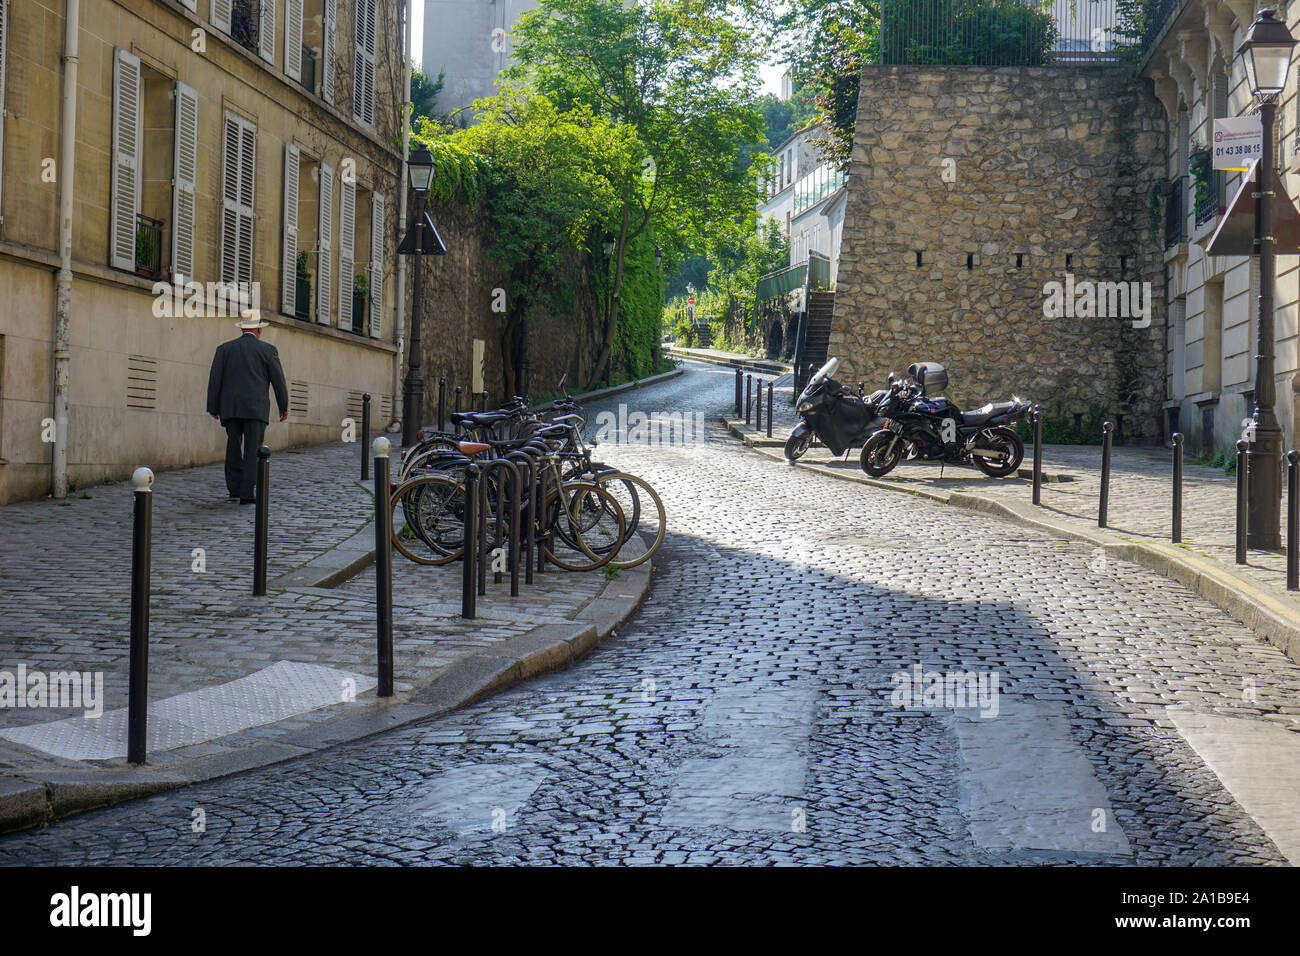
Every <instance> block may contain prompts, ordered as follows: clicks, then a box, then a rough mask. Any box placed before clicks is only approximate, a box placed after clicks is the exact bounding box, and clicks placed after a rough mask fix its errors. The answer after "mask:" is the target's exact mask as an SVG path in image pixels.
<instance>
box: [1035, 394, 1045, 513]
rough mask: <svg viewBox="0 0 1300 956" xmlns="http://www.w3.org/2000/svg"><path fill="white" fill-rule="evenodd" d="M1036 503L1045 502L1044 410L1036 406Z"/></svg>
mask: <svg viewBox="0 0 1300 956" xmlns="http://www.w3.org/2000/svg"><path fill="white" fill-rule="evenodd" d="M1033 422H1034V504H1036V505H1040V504H1042V503H1043V411H1042V409H1041V408H1039V407H1038V406H1037V405H1035V406H1034V418H1033Z"/></svg>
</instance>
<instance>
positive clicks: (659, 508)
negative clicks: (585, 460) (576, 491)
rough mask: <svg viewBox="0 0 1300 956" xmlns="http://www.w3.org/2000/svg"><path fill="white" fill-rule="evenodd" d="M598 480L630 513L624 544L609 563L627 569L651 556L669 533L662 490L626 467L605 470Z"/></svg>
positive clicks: (627, 512) (625, 513) (624, 509)
mask: <svg viewBox="0 0 1300 956" xmlns="http://www.w3.org/2000/svg"><path fill="white" fill-rule="evenodd" d="M595 480H596V482H597V483H598V484H599V485H600V487H601V488H604V489H605V490H606V491H608V492H609V493H610V494H611V495H613V496H614V499H615V500H616V501H617V502H618V503H619V507H621V508H622V509H623V514H624V515H626V516H628V521H627V531H626V533H625V534H624V536H623V547H622V548H620V549H619V551H618V554H616V555H615V557H614V560H612V561H611V562H610V564H612V565H613V566H614V567H616V568H619V569H621V570H626V569H627V568H635V567H636V566H637V565H639V564H642V563H643V562H645V561H648V560H650V558H652V557H653V556H654V553H655V552H656V551H658V550H659V546H660V545H662V544H663V543H664V537H665V536H666V535H667V533H668V513H667V511H666V509H665V508H664V503H663V500H662V499H661V498H660V497H659V493H658V492H657V491H655V490H654V488H653V487H651V485H650V483H649V482H648V481H646V480H645V479H644V478H639V477H637V476H636V475H629V474H628V473H627V472H624V471H606V472H602V473H601V474H599V475H597V476H596V478H595Z"/></svg>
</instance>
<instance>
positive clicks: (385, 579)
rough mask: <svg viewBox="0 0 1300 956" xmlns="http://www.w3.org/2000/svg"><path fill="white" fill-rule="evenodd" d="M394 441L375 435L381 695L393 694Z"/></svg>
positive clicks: (376, 560) (377, 600) (377, 612)
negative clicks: (391, 497)
mask: <svg viewBox="0 0 1300 956" xmlns="http://www.w3.org/2000/svg"><path fill="white" fill-rule="evenodd" d="M391 447H392V443H391V442H390V441H389V440H388V439H387V438H385V437H383V436H382V435H380V436H379V437H378V438H376V439H375V443H374V445H373V451H374V453H375V630H376V637H377V639H378V662H377V663H378V671H379V691H378V694H379V696H380V697H392V696H393V512H392V509H391V508H390V507H389V506H388V452H389V449H390V448H391Z"/></svg>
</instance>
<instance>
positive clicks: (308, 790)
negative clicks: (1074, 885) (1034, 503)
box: [0, 364, 1300, 866]
mask: <svg viewBox="0 0 1300 956" xmlns="http://www.w3.org/2000/svg"><path fill="white" fill-rule="evenodd" d="M732 384H733V376H732V372H731V370H729V369H726V368H720V367H705V366H701V365H696V364H691V365H688V366H687V372H686V374H685V375H683V376H682V377H680V378H677V379H673V380H670V381H668V382H665V383H662V384H659V385H655V386H652V387H648V388H645V389H641V390H634V391H631V392H628V393H625V394H622V395H618V396H615V397H612V398H608V399H605V400H604V401H602V402H600V403H595V404H592V405H590V406H588V409H587V411H588V423H589V427H592V426H594V424H595V422H596V416H597V414H598V413H599V412H600V411H615V410H617V408H618V406H619V405H620V404H625V405H626V406H627V408H628V410H629V411H631V412H636V411H641V412H645V413H647V414H650V415H651V416H652V417H655V416H659V415H666V414H673V413H702V414H704V415H706V416H707V420H708V421H709V422H710V424H709V431H708V435H707V440H705V441H703V442H699V443H693V444H686V445H681V446H673V447H663V446H660V447H647V446H644V445H633V444H619V443H616V442H614V441H607V442H606V443H604V444H602V445H601V446H600V449H599V454H598V457H600V458H602V459H603V460H605V461H607V462H609V463H612V464H617V465H618V466H620V467H622V468H624V469H626V470H628V471H631V472H634V473H637V474H640V475H641V476H643V477H645V478H646V479H648V480H649V481H651V482H652V483H653V484H654V486H655V487H656V488H657V489H658V490H659V492H660V494H661V495H662V497H663V499H664V502H665V505H666V506H667V509H668V516H669V529H670V533H669V536H668V539H667V541H666V543H665V545H664V547H663V549H662V550H661V551H660V552H659V555H658V556H657V557H656V558H655V562H654V563H655V572H654V584H653V590H652V592H651V594H650V596H649V597H648V598H647V600H646V603H645V605H644V606H643V608H642V610H641V611H640V612H639V613H638V614H637V615H636V616H635V617H634V618H633V619H632V621H631V623H630V624H629V625H628V626H625V627H624V628H623V629H621V630H620V631H619V632H618V634H617V636H615V637H612V638H611V639H609V640H608V641H606V642H605V643H604V644H603V645H602V646H601V647H600V648H598V649H597V650H595V651H593V652H592V654H591V656H590V657H588V658H587V659H586V660H585V661H582V662H580V663H578V664H576V665H575V666H574V667H573V668H572V669H570V670H567V671H562V672H559V673H555V674H551V675H548V676H545V677H542V678H539V679H536V680H533V681H531V682H529V683H526V684H523V685H520V686H518V687H515V688H513V689H511V690H508V691H506V692H503V693H500V694H498V695H496V696H493V697H491V698H488V699H487V700H484V701H482V702H480V703H478V704H475V705H473V706H471V707H468V708H465V709H463V710H460V711H457V712H453V713H450V714H446V715H444V716H442V717H439V718H436V719H433V720H429V721H425V722H422V723H418V724H414V725H411V726H408V727H406V728H403V729H400V730H395V731H390V732H388V733H385V734H382V735H379V736H376V737H373V738H370V739H367V740H365V741H361V742H359V743H355V744H349V745H344V746H340V747H336V748H333V749H331V750H328V751H325V752H322V753H319V754H315V755H312V756H308V757H304V758H302V759H299V760H295V761H291V762H287V763H283V764H280V765H277V766H275V767H272V768H269V769H265V770H259V771H254V772H250V773H246V774H243V775H241V776H236V777H232V778H228V779H225V780H220V781H216V782H213V783H209V784H204V785H201V786H197V787H193V788H188V789H184V790H178V791H173V792H171V793H168V794H164V795H161V796H157V797H152V798H148V799H145V800H140V801H136V802H134V803H129V804H125V805H122V806H118V807H114V808H110V809H106V810H101V811H95V812H91V813H86V814H82V815H80V816H77V817H74V818H71V819H67V820H64V821H62V822H58V823H55V824H54V825H52V826H51V827H49V828H48V829H44V830H39V831H29V832H23V833H17V834H13V835H10V836H8V837H3V838H0V863H4V864H46V865H48V864H144V865H224V864H285V863H293V864H380V865H390V864H421V863H480V864H485V863H520V862H522V863H537V864H552V863H570V862H572V863H593V864H611V863H613V864H674V863H686V864H758V865H766V864H778V865H785V864H868V863H880V864H886V863H894V864H998V863H1001V864H1043V863H1067V864H1069V863H1082V864H1095V863H1105V864H1121V865H1130V864H1132V865H1145V866H1152V865H1155V866H1161V865H1193V864H1195V865H1207V864H1234V865H1260V864H1268V865H1279V864H1284V863H1286V862H1287V861H1288V855H1289V854H1291V853H1294V851H1295V846H1296V843H1295V837H1296V835H1297V830H1300V821H1298V820H1297V813H1298V811H1297V810H1296V807H1295V804H1294V803H1291V804H1290V806H1289V808H1288V807H1282V808H1278V807H1277V806H1274V805H1270V804H1268V802H1267V801H1258V800H1256V799H1255V796H1254V794H1253V791H1250V790H1249V789H1246V790H1243V791H1242V792H1244V793H1247V794H1248V798H1245V803H1249V804H1251V806H1250V807H1249V808H1248V807H1247V806H1245V805H1244V804H1243V800H1242V799H1238V796H1234V792H1230V787H1229V786H1227V785H1225V781H1224V779H1222V778H1221V776H1220V774H1219V773H1216V770H1215V769H1211V767H1210V766H1209V763H1210V762H1212V761H1216V762H1217V761H1219V758H1218V756H1217V755H1218V754H1220V753H1221V742H1222V741H1223V740H1224V739H1227V737H1229V736H1232V735H1235V736H1233V737H1232V739H1235V740H1239V741H1245V742H1246V743H1247V744H1250V745H1252V746H1254V745H1257V746H1259V747H1260V748H1261V749H1260V751H1259V752H1260V753H1261V754H1263V753H1266V752H1273V753H1283V752H1290V753H1294V751H1293V750H1292V751H1286V749H1285V748H1287V747H1292V746H1294V745H1295V743H1296V742H1297V740H1300V667H1298V666H1297V665H1296V664H1294V663H1293V662H1291V661H1290V660H1288V659H1287V658H1286V657H1285V656H1284V655H1283V654H1282V652H1281V651H1279V650H1278V649H1277V648H1275V647H1273V646H1272V645H1270V644H1268V643H1267V642H1266V641H1264V640H1262V639H1261V638H1259V637H1257V636H1256V635H1255V634H1254V633H1252V632H1251V631H1250V630H1249V629H1247V628H1246V627H1244V626H1242V625H1240V624H1238V623H1236V622H1235V621H1234V620H1232V619H1231V618H1230V617H1228V616H1227V615H1226V614H1225V613H1223V612H1222V611H1220V610H1219V609H1218V608H1216V607H1215V606H1214V605H1212V604H1210V603H1209V602H1207V601H1206V600H1204V599H1202V598H1201V597H1199V596H1197V595H1196V594H1194V593H1193V592H1191V591H1189V590H1187V589H1185V588H1183V587H1182V586H1180V585H1178V584H1176V583H1174V582H1172V581H1171V580H1169V579H1167V578H1164V577H1161V576H1159V575H1157V574H1155V573H1153V572H1150V571H1147V570H1144V569H1142V568H1139V567H1138V566H1136V565H1129V564H1125V563H1122V562H1117V561H1107V562H1103V563H1102V564H1101V565H1100V566H1099V565H1098V563H1097V562H1096V561H1095V560H1093V557H1092V555H1091V554H1090V549H1089V548H1088V547H1086V546H1084V545H1083V544H1079V543H1074V542H1071V541H1067V540H1063V539H1061V538H1058V537H1056V536H1053V535H1050V534H1048V533H1046V532H1041V531H1037V530H1034V529H1028V528H1023V527H1020V526H1017V525H1015V524H1012V523H1009V522H1006V521H1002V520H1000V519H996V518H992V517H987V516H984V515H978V514H968V513H964V512H960V511H956V510H952V509H948V508H945V507H944V506H942V505H940V504H936V503H933V502H930V501H925V500H921V499H919V498H913V497H910V496H906V495H899V494H896V493H890V492H886V491H882V490H879V489H875V488H871V487H865V486H859V485H853V484H849V483H846V482H841V481H837V480H835V479H833V478H830V477H827V476H825V475H820V474H816V473H815V471H813V470H811V469H807V468H793V467H783V466H778V465H774V464H773V463H772V462H771V461H769V460H767V459H764V458H761V457H760V456H758V455H756V454H754V453H753V452H751V451H749V450H747V449H744V448H742V447H741V446H740V445H739V444H738V443H736V442H735V441H734V440H730V439H728V438H726V437H725V435H724V433H723V429H722V427H721V426H720V425H718V424H717V421H718V413H720V412H722V411H724V409H725V408H726V407H727V406H729V405H730V401H731V395H732ZM304 457H305V456H304ZM853 465H854V467H856V460H854V461H853ZM214 475H215V472H214ZM275 480H277V481H280V482H281V484H280V485H279V487H280V488H284V489H285V492H286V493H287V491H288V486H289V484H290V482H291V481H296V480H298V478H297V477H296V476H295V475H294V474H293V473H292V472H291V471H290V469H289V467H287V466H286V469H285V477H284V478H283V479H278V478H277V479H275ZM165 481H166V476H160V478H159V486H160V488H161V487H162V486H163V485H164V483H165ZM218 491H219V489H218V488H217V487H216V486H215V485H214V487H213V495H214V496H215V494H216V493H217V492H218ZM355 497H356V500H351V499H348V500H344V501H330V502H325V503H323V505H324V506H327V510H329V511H330V512H331V513H334V512H333V510H332V509H334V508H335V507H337V509H338V510H337V513H338V514H339V515H340V520H341V521H342V522H343V523H345V524H346V528H344V529H343V531H341V532H340V537H342V536H345V535H344V533H343V532H344V531H345V532H346V533H348V534H350V533H351V532H353V531H355V530H356V528H357V527H359V526H360V524H361V523H362V522H363V520H364V511H365V507H366V505H367V503H368V502H367V501H366V498H365V496H364V495H363V494H360V493H359V494H358V495H356V496H355ZM1190 497H1191V492H1190V491H1189V501H1190ZM1049 500H1050V499H1049ZM32 507H33V508H35V507H36V506H32ZM213 507H214V508H216V507H218V505H216V504H214V505H213ZM64 510H65V511H66V512H67V513H69V515H74V514H75V512H74V508H72V507H70V508H67V509H64ZM250 510H251V509H244V512H243V513H247V512H248V511H250ZM243 513H241V517H243ZM70 520H71V519H70ZM248 520H249V522H250V523H251V514H249V515H248ZM303 533H304V534H308V533H310V528H304V530H303ZM195 546H197V545H195ZM168 558H169V559H170V560H175V561H181V560H183V559H184V555H182V554H175V555H169V556H168ZM3 560H4V562H5V568H6V573H8V570H9V569H10V568H16V567H18V565H17V564H16V561H17V556H16V555H15V554H14V553H13V552H12V551H6V553H5V554H4V555H3ZM156 560H157V559H156ZM272 560H273V561H274V560H275V555H274V554H273V556H272ZM398 560H399V563H400V559H398ZM23 573H24V574H27V573H31V574H32V575H33V591H34V593H38V594H39V593H40V592H38V591H36V585H35V582H36V580H37V579H38V578H39V577H40V576H41V574H43V573H47V572H42V571H41V570H40V569H32V570H30V572H29V571H28V570H24V572H23ZM368 580H373V579H371V578H369V576H366V577H364V578H357V579H356V580H355V581H353V582H352V583H351V584H350V585H348V586H347V587H346V588H344V589H342V590H341V591H340V592H339V595H338V597H337V600H339V601H343V602H346V601H349V600H355V601H356V602H358V604H360V603H361V601H362V597H363V592H364V591H365V589H366V588H367V587H369V586H370V585H369V584H367V583H366V582H367V581H368ZM177 599H178V600H191V599H190V598H186V597H184V596H183V595H178V596H177ZM33 600H34V601H37V603H39V601H40V600H44V601H46V602H47V603H50V604H51V606H53V605H52V602H54V601H55V600H56V596H55V595H53V594H51V595H49V596H47V597H44V598H40V599H37V598H34V599H33ZM193 600H197V598H195V599H193ZM417 601H418V596H417V592H414V591H410V592H407V599H406V600H405V602H403V603H404V606H403V607H402V608H401V609H398V610H397V611H396V614H397V625H398V630H399V639H398V649H397V659H398V665H397V666H398V679H399V680H401V679H403V676H404V675H403V668H404V667H407V668H409V667H410V666H411V665H412V663H413V662H414V661H415V659H416V656H415V654H414V653H412V649H411V648H412V645H411V642H412V641H418V640H419V639H420V634H419V633H418V632H417V629H418V624H413V622H412V620H411V619H410V616H409V615H410V614H411V611H412V608H413V607H414V606H415V604H416V602H417ZM23 613H24V614H27V615H28V616H29V617H30V619H31V620H32V621H36V620H38V619H39V617H40V614H39V611H38V610H35V609H29V610H27V611H24V612H23ZM358 616H359V617H364V612H362V611H359V612H358ZM404 616H405V619H404ZM281 626H282V627H283V628H285V629H293V628H297V627H303V629H302V630H301V631H300V632H297V639H298V640H300V641H302V642H304V646H305V647H306V646H309V645H310V644H312V642H314V641H317V640H319V639H320V638H319V635H318V634H316V633H313V632H311V631H310V630H308V629H306V628H305V626H303V625H300V624H298V622H297V620H296V619H294V618H293V617H291V616H290V617H287V618H286V619H285V621H284V623H283V624H282V625H281ZM429 626H430V627H437V626H441V625H439V624H436V623H433V624H430V625H429ZM42 633H44V632H42ZM43 639H44V640H45V641H47V642H49V643H51V644H55V643H57V642H55V641H54V640H53V638H52V637H50V636H49V635H48V634H47V635H46V636H45V637H44V638H43ZM934 672H939V673H941V674H943V673H947V674H953V673H956V672H961V673H963V674H972V675H979V676H980V680H981V681H982V682H984V681H987V683H981V684H980V687H981V688H985V687H986V686H990V685H992V682H993V681H996V686H995V687H994V688H993V690H994V693H993V694H992V695H991V697H989V698H984V697H981V698H980V706H979V707H972V706H971V705H972V703H973V702H972V701H970V700H968V701H966V703H965V704H963V705H960V706H954V705H953V704H952V703H951V701H948V700H946V699H938V700H931V699H930V698H929V697H928V696H927V697H925V698H924V699H922V700H917V699H914V698H909V697H904V699H903V700H902V702H901V703H900V700H899V697H898V695H899V693H900V691H905V692H907V693H910V692H911V689H912V688H914V687H916V688H917V689H918V692H919V683H920V678H921V675H923V674H926V673H934ZM914 677H915V678H916V681H917V683H915V684H914V683H913V679H914ZM1247 689H1248V690H1247ZM918 696H919V693H918ZM891 698H892V699H891ZM1270 746H1271V747H1279V748H1282V749H1280V750H1274V751H1268V750H1267V747H1270ZM1216 748H1218V749H1216ZM1207 753H1208V754H1210V755H1211V758H1208V759H1207V757H1206V756H1205V755H1206V754H1207ZM1224 772H1225V773H1228V772H1229V771H1224ZM1257 808H1258V809H1257ZM198 810H202V811H203V814H202V817H203V819H204V822H205V830H204V832H194V826H193V824H194V821H195V819H196V811H198ZM1266 828H1267V829H1268V831H1269V832H1266ZM1283 844H1285V846H1284V845H1283ZM1293 862H1294V860H1293Z"/></svg>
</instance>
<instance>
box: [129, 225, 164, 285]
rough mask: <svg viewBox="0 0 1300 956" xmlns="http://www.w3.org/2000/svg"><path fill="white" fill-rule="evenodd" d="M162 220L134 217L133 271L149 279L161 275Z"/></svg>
mask: <svg viewBox="0 0 1300 956" xmlns="http://www.w3.org/2000/svg"><path fill="white" fill-rule="evenodd" d="M162 244H163V221H162V220H161V219H151V218H149V217H148V216H142V215H139V214H137V215H136V217H135V271H136V274H137V275H142V276H146V277H148V278H150V279H158V278H160V277H161V276H162Z"/></svg>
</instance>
